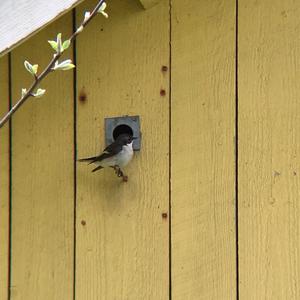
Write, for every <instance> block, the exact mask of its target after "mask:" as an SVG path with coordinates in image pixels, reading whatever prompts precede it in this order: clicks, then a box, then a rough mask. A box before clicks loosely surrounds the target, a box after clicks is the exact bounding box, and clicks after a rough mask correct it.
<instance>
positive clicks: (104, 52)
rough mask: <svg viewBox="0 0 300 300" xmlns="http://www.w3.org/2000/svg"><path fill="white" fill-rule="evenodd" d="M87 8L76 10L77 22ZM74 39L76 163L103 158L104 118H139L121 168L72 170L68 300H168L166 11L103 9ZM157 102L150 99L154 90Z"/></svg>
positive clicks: (123, 5) (133, 4)
mask: <svg viewBox="0 0 300 300" xmlns="http://www.w3.org/2000/svg"><path fill="white" fill-rule="evenodd" d="M94 4H95V1H88V2H85V3H84V4H83V6H82V7H81V8H80V9H79V10H78V20H81V19H82V17H83V14H84V10H85V9H86V7H93V5H94ZM108 13H109V14H110V17H109V19H104V18H102V17H101V16H99V17H97V18H96V19H95V20H93V22H92V23H91V24H90V25H89V27H87V28H86V30H85V32H84V34H82V35H81V36H80V37H79V39H78V48H77V58H78V61H77V72H78V81H77V88H78V95H80V94H83V93H85V94H86V100H85V101H81V102H80V101H79V103H78V127H77V131H78V157H79V158H81V157H85V156H88V155H93V154H96V153H99V152H100V150H101V149H103V148H104V118H105V117H111V116H122V115H127V114H128V115H140V117H141V125H142V128H141V130H142V134H143V140H142V149H141V152H139V153H136V155H135V157H134V159H133V161H132V162H131V164H130V165H129V166H128V167H127V168H126V172H127V174H128V175H129V181H128V183H123V182H121V181H120V179H119V178H117V177H116V176H115V174H114V173H113V171H112V170H101V171H100V172H97V173H91V172H90V171H91V166H87V165H86V164H82V163H81V164H79V165H78V172H77V184H78V185H77V186H78V191H77V195H78V199H77V201H78V203H77V214H76V215H77V238H76V240H77V242H76V244H77V255H76V256H77V260H76V270H77V272H76V298H77V299H118V300H121V299H130V300H133V299H137V300H140V299H147V298H149V297H150V298H151V299H168V294H169V287H168V275H169V269H168V264H169V262H168V259H169V255H168V251H169V247H168V243H169V235H168V233H169V225H168V220H167V219H164V218H162V213H164V212H166V213H168V203H169V200H168V198H169V174H168V172H169V171H168V169H169V168H168V162H169V158H168V155H169V153H168V151H169V146H168V143H169V142H168V141H169V134H168V132H169V117H168V116H169V97H168V95H167V94H168V86H169V81H168V75H167V74H163V72H162V71H161V67H162V65H167V64H168V62H169V7H168V1H167V0H163V1H161V3H160V4H158V5H157V6H155V7H153V8H152V9H150V10H148V11H145V10H143V9H142V8H141V6H140V4H139V3H138V1H131V0H126V1H124V0H116V1H111V2H110V3H109V7H108ZM161 88H162V89H166V91H167V92H166V95H165V96H161V95H160V89H161Z"/></svg>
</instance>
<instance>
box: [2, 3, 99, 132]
mask: <svg viewBox="0 0 300 300" xmlns="http://www.w3.org/2000/svg"><path fill="white" fill-rule="evenodd" d="M103 2H105V0H100V1H99V2H98V4H97V5H96V6H95V8H94V9H93V11H92V12H91V14H90V16H89V17H88V18H87V19H86V20H84V21H83V22H82V23H81V24H80V25H79V27H78V28H80V27H81V26H82V28H84V27H85V26H86V25H87V24H88V23H89V22H90V21H91V20H92V18H93V17H94V16H95V15H96V14H97V12H98V10H99V8H100V7H101V5H102V4H103ZM81 31H82V30H76V31H75V32H73V34H72V35H71V36H70V37H69V40H70V42H71V43H72V41H73V40H74V39H75V38H76V36H77V35H78V34H79V33H80V32H81ZM62 53H63V52H62V51H61V52H59V53H56V54H55V55H54V56H53V58H52V59H51V61H50V62H49V64H48V66H47V67H46V68H45V69H44V70H43V71H42V72H41V73H40V75H39V76H35V81H34V82H33V83H32V84H31V86H30V88H29V89H28V90H27V91H26V93H25V94H24V95H23V96H22V97H21V98H20V99H19V100H18V102H17V103H16V104H15V105H14V106H13V107H12V108H11V109H10V110H9V112H7V114H6V115H5V116H4V117H3V118H2V119H1V121H0V128H1V127H3V126H4V124H5V123H6V122H7V121H8V120H9V119H10V118H11V117H12V115H13V114H14V113H15V112H16V111H17V110H18V109H19V108H20V107H21V106H22V104H24V102H25V101H26V100H27V99H28V98H30V97H32V96H33V91H34V90H35V88H36V87H37V86H38V85H39V84H40V82H41V81H42V80H43V79H44V78H45V77H46V76H47V75H48V74H49V73H51V72H52V71H53V70H52V67H53V66H54V65H55V63H56V62H57V61H58V60H59V58H60V57H61V55H62Z"/></svg>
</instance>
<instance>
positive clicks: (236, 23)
mask: <svg viewBox="0 0 300 300" xmlns="http://www.w3.org/2000/svg"><path fill="white" fill-rule="evenodd" d="M238 104H239V103H238V0H236V1H235V199H236V200H235V234H236V299H237V300H239V294H240V293H239V219H238V217H239V195H238V192H239V189H238V188H239V177H238V176H239V172H238V171H239V164H238V163H239V147H238V146H239V145H238V133H239V132H238V129H239V128H238V126H239V123H238V121H239V120H238Z"/></svg>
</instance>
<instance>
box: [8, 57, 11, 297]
mask: <svg viewBox="0 0 300 300" xmlns="http://www.w3.org/2000/svg"><path fill="white" fill-rule="evenodd" d="M11 107H12V71H11V53H8V108H9V110H10V109H11ZM8 147H9V149H8V153H9V155H8V156H9V158H8V159H9V162H8V186H9V191H8V276H7V277H8V278H7V299H8V300H10V299H11V260H12V259H11V258H12V245H11V241H12V119H10V120H9V121H8Z"/></svg>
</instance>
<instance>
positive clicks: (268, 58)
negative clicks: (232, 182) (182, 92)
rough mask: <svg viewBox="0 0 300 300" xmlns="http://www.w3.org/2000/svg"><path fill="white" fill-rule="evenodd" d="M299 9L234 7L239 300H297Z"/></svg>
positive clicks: (276, 4)
mask: <svg viewBox="0 0 300 300" xmlns="http://www.w3.org/2000/svg"><path fill="white" fill-rule="evenodd" d="M299 35H300V3H299V2H298V1H293V0H287V1H279V0H274V1H273V0H272V1H271V0H266V1H254V0H250V1H248V0H247V1H244V0H243V1H239V38H238V40H239V43H238V47H239V61H238V68H239V72H238V74H239V85H238V86H239V183H240V184H239V248H240V251H239V258H240V298H241V299H291V300H292V299H300V285H299V280H300V275H299V274H300V260H299V257H300V247H299V245H300V211H299V200H300V196H299V186H300V181H299V178H300V177H299V176H300V156H299V153H300V140H299V132H300V118H299V115H300V102H299V98H300V81H299V78H300V69H299V63H300V61H299V50H300V41H299Z"/></svg>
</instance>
